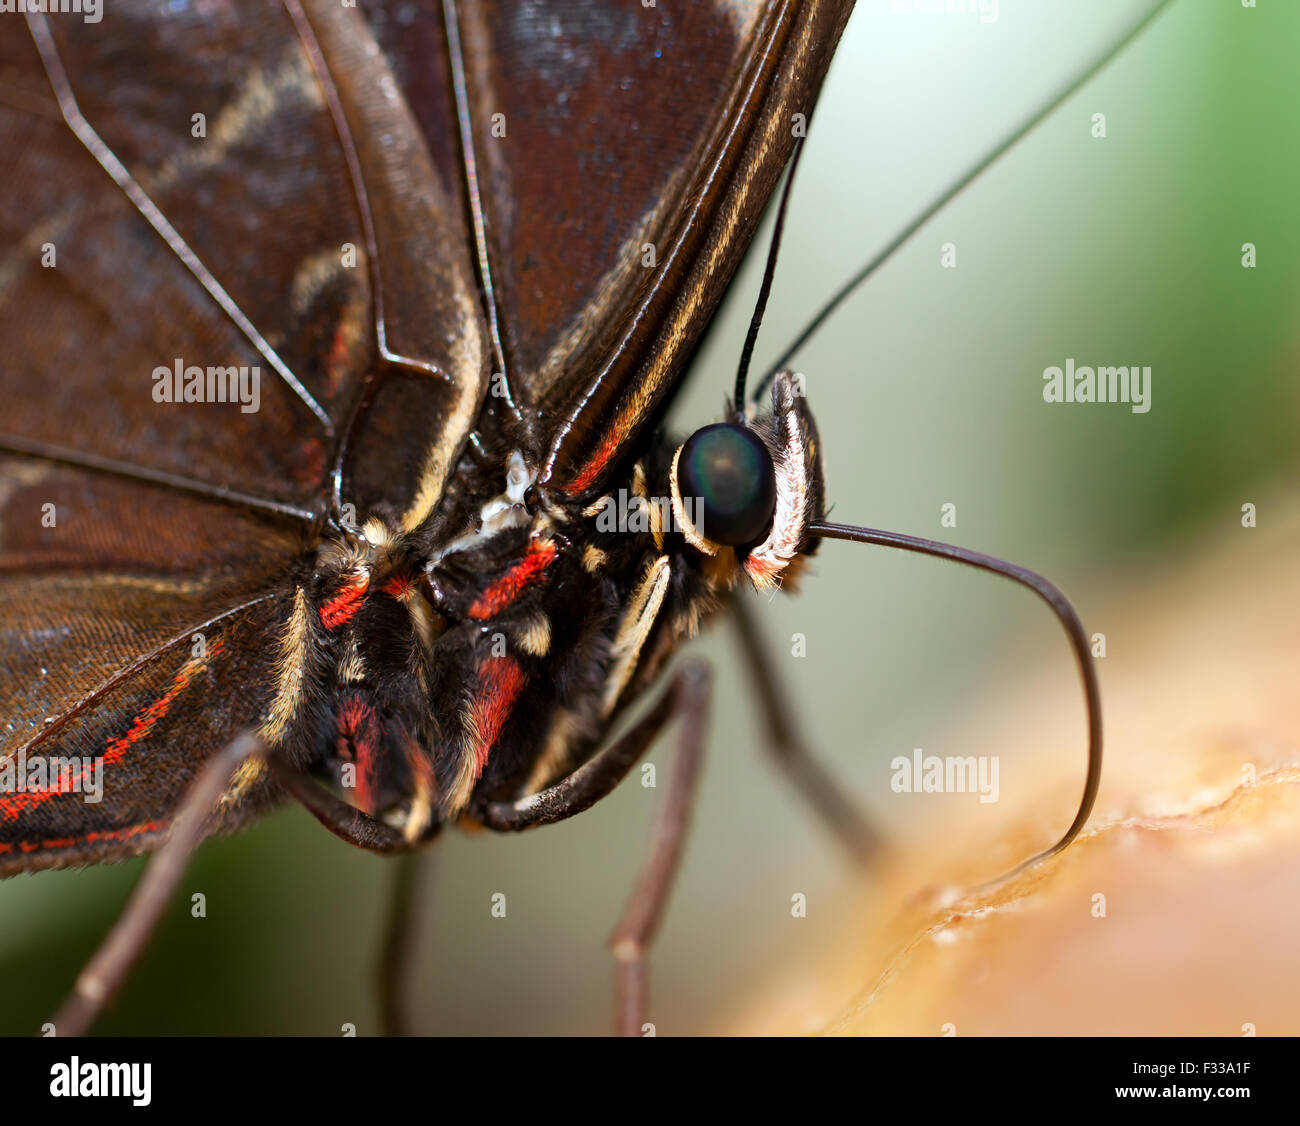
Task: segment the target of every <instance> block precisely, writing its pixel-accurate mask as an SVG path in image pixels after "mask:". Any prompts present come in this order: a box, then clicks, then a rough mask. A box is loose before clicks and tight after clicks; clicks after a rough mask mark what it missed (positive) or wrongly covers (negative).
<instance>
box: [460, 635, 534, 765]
mask: <svg viewBox="0 0 1300 1126" xmlns="http://www.w3.org/2000/svg"><path fill="white" fill-rule="evenodd" d="M523 687H524V670H523V669H521V668H520V667H519V665H518V664H517V663H516V662H514V661H512V660H511V659H510V658H509V657H489V658H488V659H487V660H486V661H484V662H483V664H482V665H480V666H479V670H478V694H477V695H476V696H475V698H474V703H473V705H472V706H471V708H470V722H471V723H472V724H473V730H474V731H477V732H478V743H477V745H476V746H475V748H474V777H475V778H476V779H477V778H478V777H479V776H480V775H481V774H482V773H483V767H485V766H486V765H487V760H488V755H489V754H491V752H492V747H493V744H495V743H496V741H497V736H498V735H500V734H501V729H502V728H503V727H504V726H505V723H506V720H507V719H509V718H510V712H511V710H512V709H513V708H514V706H515V700H516V699H518V697H519V693H520V692H521V691H522V690H523Z"/></svg>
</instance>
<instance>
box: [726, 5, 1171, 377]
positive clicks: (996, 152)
mask: <svg viewBox="0 0 1300 1126" xmlns="http://www.w3.org/2000/svg"><path fill="white" fill-rule="evenodd" d="M1171 3H1173V0H1157V2H1156V3H1155V4H1153V5H1152V6H1151V7H1150V8H1148V9H1147V10H1146V12H1145V13H1144V14H1143V15H1141V16H1140V17H1138V19H1136V20H1135V21H1134V22H1133V23H1131V24H1130V25H1129V26H1128V27H1127V28H1126V29H1125V30H1124V31H1123V32H1122V33H1121V34H1120V35H1119V36H1118V37H1117V38H1116V39H1115V40H1113V41H1112V42H1111V43H1109V44H1108V45H1107V46H1106V47H1104V48H1103V49H1102V50H1101V51H1100V52H1098V53H1097V54H1096V55H1095V56H1093V57H1092V58H1091V59H1090V60H1089V61H1088V62H1087V63H1086V64H1085V65H1084V66H1083V67H1082V68H1081V69H1080V70H1079V71H1078V72H1077V73H1076V74H1075V76H1074V77H1073V78H1071V79H1070V80H1069V81H1068V82H1066V83H1065V85H1064V86H1062V87H1061V88H1060V89H1059V90H1058V91H1057V92H1056V94H1055V95H1053V96H1052V98H1050V99H1049V100H1048V101H1047V102H1046V103H1045V104H1044V105H1043V106H1042V108H1041V109H1039V110H1037V111H1036V112H1035V113H1033V114H1031V115H1030V116H1029V117H1028V118H1026V119H1025V120H1024V121H1022V122H1021V123H1020V125H1018V126H1017V127H1016V128H1015V129H1013V130H1012V131H1011V132H1010V133H1008V134H1007V135H1006V136H1005V137H1004V138H1003V139H1002V140H1001V141H1000V142H999V143H998V144H997V145H996V146H995V147H994V148H993V149H992V150H991V151H990V152H988V153H987V154H986V155H985V156H984V157H982V158H981V159H980V160H979V161H977V162H976V163H975V164H973V165H972V166H971V167H970V168H968V169H967V170H966V171H965V172H964V173H962V175H961V176H959V177H958V178H957V179H956V180H954V181H953V182H952V183H951V184H949V185H948V187H947V188H945V189H944V190H943V191H942V192H940V193H939V195H938V196H936V197H935V199H934V200H933V201H932V202H931V203H930V204H929V206H927V207H926V208H925V209H924V210H923V211H922V212H921V213H920V214H919V215H917V216H916V218H914V219H913V220H912V221H911V222H910V223H908V225H907V226H906V227H904V228H903V230H902V231H901V232H900V233H899V234H898V236H897V237H896V238H895V239H894V240H893V241H892V242H890V243H889V245H888V246H886V247H885V248H884V250H882V251H881V252H880V253H879V254H877V255H876V256H875V257H874V258H873V259H872V260H871V261H870V262H868V263H867V264H866V265H865V266H863V267H862V269H861V270H859V271H858V272H857V273H856V274H854V275H853V277H851V278H850V279H849V280H848V281H847V282H845V283H844V285H843V286H842V287H841V288H840V289H839V290H838V291H837V292H836V293H835V295H834V296H833V297H832V298H831V299H830V300H829V301H827V302H826V304H825V305H823V306H822V307H821V309H820V310H819V311H818V313H817V314H816V316H814V317H813V319H812V320H811V321H809V322H808V325H807V327H806V328H805V329H804V330H803V331H802V332H801V333H800V334H799V335H798V336H797V337H795V340H794V343H792V344H791V345H790V346H789V347H788V348H786V350H785V351H784V352H782V353H781V358H780V359H778V360H777V361H776V363H774V364H773V365H772V366H771V367H770V368H769V369H768V370H767V371H766V372H765V373H764V375H763V378H762V379H760V380H759V381H758V385H757V386H756V387H755V388H754V399H755V401H757V400H758V399H760V398H761V397H762V395H763V392H764V391H766V390H767V388H768V385H769V384H771V382H772V380H773V379H774V378H775V377H776V373H777V372H778V371H780V370H781V369H782V368H784V367H785V366H786V365H787V364H788V363H789V362H790V358H791V357H792V356H793V355H794V354H795V353H796V352H798V351H799V349H800V348H802V347H803V346H804V345H805V344H807V343H808V341H809V339H811V337H812V336H813V334H814V333H816V332H817V330H818V329H819V328H821V326H822V325H823V324H824V323H825V322H826V321H827V320H828V319H829V318H830V315H831V314H832V313H834V312H835V310H836V309H838V308H839V307H840V305H842V304H843V303H844V302H845V301H846V300H847V299H848V297H849V296H850V295H851V294H852V293H853V291H854V290H856V289H857V288H858V286H860V285H861V284H862V283H863V282H864V281H866V280H867V278H869V277H871V275H872V274H874V273H875V272H876V271H877V270H878V269H880V267H881V266H883V265H884V264H885V263H886V262H888V261H889V259H890V258H892V257H893V256H894V252H895V251H896V250H898V248H899V247H901V246H902V245H903V244H904V243H905V242H907V241H908V240H909V239H910V238H911V237H912V236H913V235H914V234H916V232H917V231H919V230H920V229H921V228H922V227H924V226H925V225H926V223H928V222H929V221H930V220H931V219H933V218H934V217H935V215H937V214H938V213H939V212H940V211H942V210H943V208H944V207H946V206H947V205H948V203H949V201H951V200H952V199H953V198H954V197H955V196H957V195H958V194H959V193H960V192H962V191H964V190H965V189H966V188H967V187H968V186H969V185H970V184H971V183H972V182H973V181H974V180H976V179H977V178H978V177H979V176H980V174H981V173H983V172H984V171H985V170H986V169H987V168H989V167H990V166H991V165H993V164H995V163H996V162H997V161H998V159H999V158H1000V157H1001V156H1002V155H1003V154H1004V153H1006V152H1007V151H1008V150H1009V149H1011V148H1013V147H1014V146H1015V145H1016V144H1017V142H1019V141H1020V139H1021V138H1022V137H1024V136H1025V134H1026V133H1029V132H1030V131H1031V130H1032V129H1034V127H1035V126H1037V125H1038V124H1039V123H1040V122H1041V121H1043V120H1045V119H1046V118H1047V117H1049V116H1051V114H1052V113H1053V112H1054V111H1055V110H1056V109H1057V108H1058V107H1059V106H1060V105H1062V104H1063V103H1064V102H1065V101H1067V100H1068V99H1069V98H1070V96H1071V95H1072V94H1074V93H1075V92H1076V91H1077V90H1078V89H1079V88H1080V87H1082V86H1083V85H1084V84H1085V83H1086V82H1088V80H1089V79H1091V78H1092V77H1093V75H1095V74H1096V73H1097V72H1098V71H1099V70H1101V69H1102V68H1103V67H1104V66H1105V65H1106V64H1107V63H1108V62H1110V60H1111V59H1113V58H1114V57H1115V56H1116V55H1118V54H1119V53H1120V52H1121V51H1123V50H1124V48H1125V47H1127V46H1128V45H1129V44H1130V43H1131V42H1133V40H1134V39H1136V38H1137V37H1138V36H1139V35H1141V34H1142V32H1143V31H1144V30H1145V29H1146V27H1147V25H1148V24H1150V23H1151V22H1152V21H1153V20H1154V19H1155V18H1156V16H1158V15H1159V14H1160V12H1161V11H1162V10H1163V9H1164V8H1167V7H1168V6H1169V5H1170V4H1171ZM738 386H739V384H738Z"/></svg>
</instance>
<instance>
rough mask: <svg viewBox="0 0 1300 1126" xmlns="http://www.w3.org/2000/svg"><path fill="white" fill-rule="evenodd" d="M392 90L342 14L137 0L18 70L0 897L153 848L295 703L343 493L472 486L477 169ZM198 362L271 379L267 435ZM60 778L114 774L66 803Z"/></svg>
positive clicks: (6, 132) (1, 519) (0, 445)
mask: <svg viewBox="0 0 1300 1126" xmlns="http://www.w3.org/2000/svg"><path fill="white" fill-rule="evenodd" d="M392 89H393V87H392V82H391V79H390V78H389V77H388V76H387V75H386V73H385V71H384V63H383V56H382V55H381V54H380V53H379V52H378V51H377V50H376V49H375V47H374V43H373V41H372V40H371V38H370V33H369V31H368V29H367V26H366V24H365V22H364V20H363V19H361V17H360V16H359V14H358V13H357V11H356V9H349V8H344V7H343V6H341V5H338V4H336V3H316V4H312V5H310V6H309V7H308V9H307V10H304V9H302V8H299V7H298V6H297V5H296V4H280V3H271V2H266V0H255V2H249V3H239V4H234V3H208V4H204V5H202V6H199V5H193V6H186V5H170V4H165V3H156V2H147V3H146V2H139V0H137V2H134V3H123V4H120V5H118V6H116V7H115V8H114V11H113V19H112V20H111V21H104V23H102V24H98V25H93V24H86V23H83V22H82V21H79V20H72V19H66V20H65V19H58V20H54V19H51V20H46V19H44V18H43V17H39V16H33V17H31V19H30V20H29V21H28V27H24V26H23V25H22V24H21V23H20V24H18V25H16V26H15V28H14V29H12V33H11V34H9V35H6V36H5V37H4V40H3V42H2V43H0V147H3V148H4V149H5V151H6V152H8V153H11V154H13V157H14V160H13V164H12V165H11V169H10V176H11V187H12V190H13V191H14V192H15V194H16V196H17V197H18V198H21V199H23V200H24V201H26V206H24V207H23V208H12V209H5V211H4V213H3V215H0V339H4V340H5V342H6V349H5V354H4V356H3V358H0V393H2V395H3V401H4V402H5V403H6V411H5V412H4V417H3V418H0V622H2V623H3V625H2V626H0V715H2V716H3V719H4V724H5V726H4V730H3V733H2V734H3V739H2V740H0V783H3V782H5V776H4V775H3V771H4V770H5V769H6V768H8V769H9V770H10V771H11V773H10V775H9V776H8V788H7V789H6V791H5V792H4V793H3V794H0V873H7V872H10V871H14V870H18V869H30V868H36V867H49V866H58V865H64V864H69V863H79V862H84V861H86V860H89V859H96V858H98V859H103V858H107V857H112V856H118V855H125V854H129V853H131V852H136V851H140V850H141V849H143V848H147V847H149V846H150V845H151V844H153V843H154V842H156V840H158V839H159V835H160V833H162V832H163V831H165V827H166V822H167V818H168V817H169V816H170V814H171V812H172V811H173V810H174V809H175V808H176V805H177V804H178V802H179V800H180V798H181V796H182V795H183V793H184V791H185V787H186V785H187V784H188V781H189V780H190V778H191V777H193V775H194V773H195V772H196V770H197V769H198V768H199V766H200V765H201V764H202V762H203V760H204V759H205V758H206V757H207V756H208V755H210V754H212V753H213V752H214V751H216V750H217V749H219V748H220V747H221V746H223V745H224V744H225V743H227V742H228V741H229V740H230V739H231V738H232V737H233V736H234V735H235V734H237V733H238V732H239V731H241V730H244V729H246V728H248V727H250V726H257V725H258V724H259V723H261V722H263V721H264V719H265V717H266V715H267V710H268V707H269V706H270V702H271V700H272V699H273V698H274V695H275V693H276V691H277V681H278V679H279V678H281V677H282V676H284V675H288V674H286V673H285V670H284V669H283V667H282V663H281V661H280V639H281V637H282V635H283V634H284V633H285V631H286V630H287V629H288V628H289V622H290V618H291V614H292V612H293V605H294V598H293V587H292V583H291V581H290V579H289V578H288V576H289V574H290V571H291V568H292V566H293V565H294V563H293V561H294V560H295V559H296V558H297V557H298V556H299V555H300V554H301V551H302V548H303V544H304V536H303V532H304V528H305V525H306V523H307V521H308V518H309V516H310V510H312V509H316V508H319V507H320V506H321V505H322V504H323V501H324V498H325V497H326V495H327V490H328V488H329V486H330V474H331V470H332V467H333V464H334V463H335V462H336V461H339V462H341V464H342V467H343V472H344V476H345V478H346V483H345V485H344V494H345V495H347V496H349V497H351V496H353V495H355V496H357V498H358V500H359V501H360V502H361V503H366V502H367V501H368V500H369V499H370V498H371V497H379V496H382V497H384V498H385V499H386V500H387V501H388V502H389V503H392V504H394V505H396V506H398V507H400V508H403V509H409V508H410V507H411V506H412V505H415V506H417V507H418V506H419V505H422V504H427V503H429V499H428V498H430V497H434V498H436V496H437V494H438V492H439V491H440V489H441V485H442V481H443V480H444V479H445V475H446V473H447V472H448V471H449V467H450V466H451V465H452V464H454V460H455V458H456V456H457V453H458V451H459V448H460V446H461V445H462V444H463V442H464V440H465V437H466V435H467V433H468V429H469V426H470V424H471V422H472V418H473V416H474V414H475V413H476V411H477V409H478V404H479V403H480V401H481V398H482V395H483V391H484V387H485V385H486V375H487V366H488V365H487V360H486V350H485V349H484V348H483V347H482V339H483V326H482V323H481V314H480V312H479V310H480V305H479V299H478V289H477V282H476V279H475V276H474V273H473V259H472V257H471V256H470V254H469V250H468V246H469V242H468V240H467V238H466V234H465V229H464V220H463V212H462V208H461V201H460V197H459V196H458V195H457V192H458V191H459V187H458V185H459V180H458V178H457V177H458V175H459V166H456V167H454V168H452V169H451V170H450V174H449V175H447V176H446V178H445V180H444V174H443V172H442V171H438V170H435V169H434V168H433V166H432V162H431V161H430V158H429V154H428V149H427V146H426V145H425V142H424V141H423V139H422V137H421V135H420V132H419V128H418V126H417V124H416V122H415V121H414V119H413V117H412V116H411V114H410V112H409V111H408V110H407V109H406V107H405V104H404V103H403V102H402V100H401V99H400V98H394V97H393V96H391V94H392ZM444 185H445V186H444ZM177 363H179V365H180V367H181V369H182V373H183V374H184V372H185V369H187V368H189V367H191V366H197V367H201V368H203V369H204V370H205V371H206V369H208V368H209V367H218V368H222V369H225V368H235V369H239V368H245V369H253V368H259V369H260V374H261V381H260V387H259V392H260V393H259V395H258V400H257V403H256V409H254V410H243V409H242V407H243V406H248V405H251V404H249V403H241V402H224V403H222V402H211V401H203V402H189V401H181V402H176V401H166V399H165V398H164V399H163V400H162V401H160V398H159V395H158V394H157V393H156V389H157V388H158V386H159V383H160V381H159V379H157V378H156V376H155V372H156V370H157V369H158V368H173V369H174V367H175V366H176V364H177ZM380 372H383V373H384V378H382V379H380V378H378V373H380ZM210 386H211V385H210V384H209V385H208V387H210ZM393 389H396V390H393ZM386 395H388V396H391V398H390V399H385V396H386ZM393 399H396V400H399V401H400V407H401V409H398V410H394V409H393V408H392V400H393ZM362 401H365V402H368V403H370V404H372V405H373V406H375V407H376V408H377V409H376V410H375V411H373V417H374V418H375V419H376V420H377V422H378V424H377V425H376V426H374V427H371V428H369V429H368V430H366V429H364V428H363V429H361V430H359V432H358V434H357V435H351V434H350V430H349V420H350V418H351V417H352V415H353V411H354V407H355V406H356V405H357V404H358V403H360V402H362ZM413 408H414V409H413ZM385 427H386V429H385ZM376 435H378V439H379V440H377V438H376ZM350 437H351V438H354V439H355V440H353V441H351V442H349V441H348V439H349V438H350ZM385 443H386V444H387V448H386V449H385V448H383V447H384V445H385ZM367 453H369V454H370V455H371V456H366V455H367ZM381 455H382V456H381ZM401 455H405V456H406V457H407V458H409V461H406V462H403V461H402V460H400V456H401ZM410 466H416V467H418V468H419V470H420V471H419V472H411V471H410ZM55 759H58V760H61V761H63V762H73V761H74V760H75V762H77V763H81V764H89V765H87V766H86V769H85V770H84V771H83V769H82V767H81V766H77V767H76V768H75V770H74V772H73V773H72V774H67V773H60V774H59V775H58V781H57V783H52V784H49V785H45V786H43V787H42V786H41V785H40V782H41V778H40V776H39V774H37V773H36V771H37V770H38V769H46V770H48V769H49V765H50V763H51V762H53V761H54V760H55ZM20 763H21V764H22V765H21V766H20ZM96 763H98V764H99V766H100V767H102V770H103V774H102V779H103V792H102V795H99V800H94V801H88V800H86V799H87V797H88V796H94V795H93V792H91V791H93V783H94V771H95V770H96V769H98V768H97V767H96V766H95V764H96ZM42 764H43V765H42ZM29 766H30V767H31V769H30V770H28V769H27V767H29ZM57 769H59V770H62V768H61V767H59V768H57ZM87 771H88V773H87ZM20 772H21V773H20ZM20 782H21V783H24V784H25V787H26V788H23V789H21V790H19V789H17V788H16V787H17V786H18V784H19V783H20ZM88 787H90V791H88ZM0 788H4V787H3V786H0ZM38 791H39V792H38ZM264 796H265V795H264V794H263V793H262V792H261V791H258V792H256V793H254V792H251V791H249V792H246V793H245V792H243V791H241V792H240V793H232V794H231V795H229V797H230V798H231V802H230V805H231V808H230V810H229V811H228V812H229V817H228V820H229V822H230V823H235V822H237V821H238V820H239V819H240V818H241V817H242V815H243V811H244V810H246V809H247V810H252V809H255V808H257V807H258V806H259V805H260V804H261V798H262V797H264ZM242 798H247V801H246V802H244V801H242V800H241V799H242Z"/></svg>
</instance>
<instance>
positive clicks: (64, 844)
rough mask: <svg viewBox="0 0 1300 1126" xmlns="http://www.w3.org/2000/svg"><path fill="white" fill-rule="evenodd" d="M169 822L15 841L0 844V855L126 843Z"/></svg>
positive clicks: (164, 826)
mask: <svg viewBox="0 0 1300 1126" xmlns="http://www.w3.org/2000/svg"><path fill="white" fill-rule="evenodd" d="M170 824H171V822H170V821H142V822H141V823H140V824H139V825H132V826H131V827H130V828H129V829H103V830H100V831H99V832H95V833H87V834H86V835H85V836H84V837H54V838H52V839H51V840H46V841H16V842H14V843H13V844H0V855H4V854H5V853H7V852H14V851H17V852H39V851H40V850H41V849H46V848H71V847H72V846H73V845H78V844H95V843H97V842H98V841H128V840H130V839H131V838H132V837H138V836H139V835H140V834H141V833H153V832H157V831H158V830H160V829H165V828H167V826H168V825H170Z"/></svg>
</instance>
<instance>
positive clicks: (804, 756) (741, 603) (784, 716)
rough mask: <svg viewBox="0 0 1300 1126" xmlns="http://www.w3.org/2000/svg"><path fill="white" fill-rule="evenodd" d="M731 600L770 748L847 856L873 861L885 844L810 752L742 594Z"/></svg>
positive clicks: (858, 860) (733, 617)
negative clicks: (882, 844)
mask: <svg viewBox="0 0 1300 1126" xmlns="http://www.w3.org/2000/svg"><path fill="white" fill-rule="evenodd" d="M731 601H732V610H733V613H732V620H733V621H734V622H735V623H736V629H737V633H738V634H739V638H740V645H741V649H742V650H743V652H744V655H745V665H746V667H747V668H748V670H749V675H750V678H751V679H752V681H753V684H754V695H755V697H756V698H757V700H758V706H759V710H760V711H761V712H762V716H763V725H764V727H765V728H766V731H767V746H768V749H769V750H770V751H771V753H772V755H773V757H774V758H775V759H776V761H777V764H778V765H779V766H780V767H781V769H782V770H783V771H785V774H786V776H787V777H788V778H789V779H790V781H791V782H793V783H794V784H795V786H797V787H798V788H799V790H800V791H801V792H802V793H803V795H804V797H805V798H807V799H808V801H809V803H810V804H811V805H812V807H813V809H814V810H815V811H816V812H817V814H818V816H819V817H820V818H821V819H822V821H823V822H824V823H825V825H826V827H827V828H828V829H829V830H830V831H831V833H832V835H834V837H835V839H836V840H838V841H839V842H840V844H841V845H843V846H844V848H845V850H846V851H847V852H848V853H849V855H850V856H851V857H852V858H853V859H854V860H855V861H857V862H858V863H860V864H867V863H869V862H871V861H872V860H874V859H875V858H876V856H877V854H878V850H879V848H880V846H881V839H880V835H879V834H878V833H877V832H876V831H875V830H874V829H873V828H872V827H871V825H870V824H869V823H868V822H867V820H866V818H864V817H863V816H862V813H861V812H860V811H859V810H858V809H857V807H856V806H855V805H854V804H853V802H852V801H850V800H849V799H848V798H847V797H845V796H844V792H843V790H842V789H841V788H840V786H839V785H838V784H837V783H836V782H835V780H834V779H833V778H832V777H831V776H830V775H829V774H828V773H827V772H826V770H825V768H824V767H823V766H822V765H821V763H819V762H818V761H817V759H816V758H814V757H813V755H812V753H811V752H810V751H809V750H808V748H807V746H806V745H805V743H804V741H803V739H802V737H801V736H800V735H799V733H798V730H797V727H798V724H797V722H796V720H795V714H794V708H793V707H792V706H791V704H790V700H789V697H788V696H787V695H786V693H785V691H784V686H783V684H782V682H781V678H780V677H779V676H778V675H777V674H776V671H775V669H774V668H773V667H772V660H771V657H770V656H769V654H768V652H767V649H766V648H765V647H764V644H763V638H762V637H761V636H759V630H758V623H757V622H755V620H754V615H753V613H752V611H751V610H750V608H749V606H748V605H747V604H746V602H745V597H744V595H743V594H733V595H732V597H731Z"/></svg>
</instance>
